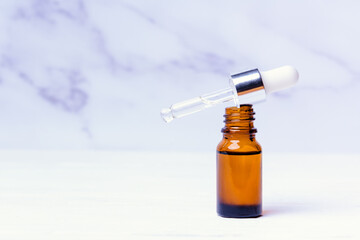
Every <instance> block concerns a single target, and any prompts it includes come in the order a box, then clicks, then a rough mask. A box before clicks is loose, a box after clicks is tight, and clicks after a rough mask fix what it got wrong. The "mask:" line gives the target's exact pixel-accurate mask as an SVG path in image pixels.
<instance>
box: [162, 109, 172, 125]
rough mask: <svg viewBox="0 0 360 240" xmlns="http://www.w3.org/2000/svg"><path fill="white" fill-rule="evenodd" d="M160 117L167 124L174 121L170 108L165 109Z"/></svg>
mask: <svg viewBox="0 0 360 240" xmlns="http://www.w3.org/2000/svg"><path fill="white" fill-rule="evenodd" d="M160 116H161V118H162V119H163V120H164V121H165V122H166V123H169V122H171V121H172V120H173V119H174V116H173V115H172V112H171V109H170V108H163V109H162V110H161V112H160Z"/></svg>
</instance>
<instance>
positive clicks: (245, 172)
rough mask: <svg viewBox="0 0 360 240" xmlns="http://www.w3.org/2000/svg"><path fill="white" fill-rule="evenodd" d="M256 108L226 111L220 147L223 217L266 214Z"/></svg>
mask: <svg viewBox="0 0 360 240" xmlns="http://www.w3.org/2000/svg"><path fill="white" fill-rule="evenodd" d="M254 114H255V113H254V111H253V109H252V105H250V104H246V105H241V106H240V108H238V107H229V108H226V111H225V115H224V117H225V121H224V122H225V127H224V128H223V129H222V132H223V134H224V136H223V139H222V140H221V142H220V143H219V145H218V146H217V212H218V214H219V215H220V216H222V217H233V218H241V217H258V216H260V215H261V211H262V193H261V146H260V144H259V143H258V142H257V141H256V140H255V133H256V132H257V131H256V129H255V128H254V124H253V121H254V120H255V118H254Z"/></svg>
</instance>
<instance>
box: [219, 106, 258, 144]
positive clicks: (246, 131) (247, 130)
mask: <svg viewBox="0 0 360 240" xmlns="http://www.w3.org/2000/svg"><path fill="white" fill-rule="evenodd" d="M254 115H255V112H254V111H253V108H252V105H251V104H244V105H240V108H238V107H228V108H226V110H225V115H224V117H225V120H224V123H225V126H224V128H223V129H222V130H221V132H223V133H224V137H226V138H233V137H240V136H243V137H250V138H255V133H256V132H257V130H256V128H254V123H253V121H254V120H255V118H254Z"/></svg>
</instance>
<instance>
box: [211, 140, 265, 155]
mask: <svg viewBox="0 0 360 240" xmlns="http://www.w3.org/2000/svg"><path fill="white" fill-rule="evenodd" d="M216 150H217V151H220V152H246V153H249V152H261V150H262V148H261V145H260V143H259V142H258V141H256V139H255V138H252V139H251V138H247V139H246V138H231V139H229V138H225V137H224V138H223V139H222V140H221V141H220V143H219V144H218V145H217V148H216Z"/></svg>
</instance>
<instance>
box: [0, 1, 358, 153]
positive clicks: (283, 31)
mask: <svg viewBox="0 0 360 240" xmlns="http://www.w3.org/2000/svg"><path fill="white" fill-rule="evenodd" d="M359 9H360V2H358V1H325V0H321V1H314V0H312V1H250V0H249V1H235V0H233V1H205V0H201V1H200V0H199V1H145V0H143V1H141V0H136V1H134V0H133V1H131V0H128V1H116V0H102V1H95V0H87V1H85V0H72V1H70V0H64V1H60V0H58V1H54V0H28V1H24V0H2V1H0V148H11V149H20V148H30V149H44V148H45V149H116V150H136V151H140V150H154V151H159V150H164V151H193V150H199V151H214V150H215V146H216V145H217V143H218V142H219V141H220V138H221V133H220V129H221V127H222V125H223V123H222V120H223V119H222V118H223V117H222V114H223V111H224V106H219V107H215V108H213V109H208V110H207V111H205V112H201V113H198V114H195V115H192V116H189V117H187V118H183V119H180V120H175V121H174V122H173V123H171V124H165V123H164V122H162V120H161V119H160V117H159V111H160V109H161V108H163V107H167V106H169V105H170V104H172V103H175V102H178V101H181V100H185V99H187V98H191V97H194V96H197V95H199V94H201V93H206V92H209V91H213V90H216V89H219V88H223V87H226V86H227V78H228V76H229V75H230V74H233V73H237V72H241V71H244V70H248V69H251V68H259V69H260V70H268V69H271V68H274V67H279V66H282V65H287V64H290V65H294V66H295V67H297V68H298V70H299V73H300V82H299V84H298V85H297V86H296V87H295V88H293V89H290V90H286V91H283V92H279V93H277V94H274V95H272V96H270V97H269V98H268V101H267V102H265V103H262V104H259V105H257V106H254V107H255V111H256V112H257V120H256V126H257V128H258V131H259V132H258V139H259V142H260V143H261V144H262V145H263V148H264V151H267V152H319V153H324V152H327V153H333V152H336V153H359V152H360V147H359V146H358V135H359V134H360V109H359V102H360V68H359V67H360V54H359V43H360V27H359V23H360V14H359Z"/></svg>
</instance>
